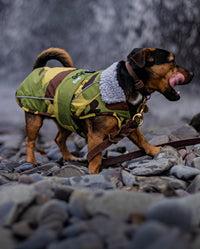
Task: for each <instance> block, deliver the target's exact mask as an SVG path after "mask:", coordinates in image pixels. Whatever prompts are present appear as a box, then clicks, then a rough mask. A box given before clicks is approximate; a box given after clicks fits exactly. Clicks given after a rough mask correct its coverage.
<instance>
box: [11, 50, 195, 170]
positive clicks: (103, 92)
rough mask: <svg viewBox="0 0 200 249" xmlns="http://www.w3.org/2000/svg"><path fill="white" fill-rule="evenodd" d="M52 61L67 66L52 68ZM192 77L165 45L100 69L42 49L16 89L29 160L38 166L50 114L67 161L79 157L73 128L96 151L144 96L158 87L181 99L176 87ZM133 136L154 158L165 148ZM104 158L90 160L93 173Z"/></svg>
mask: <svg viewBox="0 0 200 249" xmlns="http://www.w3.org/2000/svg"><path fill="white" fill-rule="evenodd" d="M51 59H55V60H58V61H60V62H61V63H62V65H63V66H64V67H55V68H50V67H47V66H46V63H47V62H48V61H49V60H51ZM192 78H193V73H192V72H190V71H188V70H186V69H184V68H182V67H180V66H178V65H177V64H176V61H175V56H174V54H173V53H171V52H168V51H166V50H163V49H157V48H136V49H134V50H133V51H132V52H131V53H130V54H129V55H128V56H127V60H126V61H119V62H115V63H113V64H112V65H111V66H109V67H108V68H106V69H105V70H101V71H97V72H94V71H93V72H90V71H87V70H83V69H77V68H75V67H74V65H73V62H72V59H71V57H70V56H69V54H68V53H67V52H66V51H65V50H62V49H59V48H49V49H47V50H45V51H43V52H42V53H41V54H39V56H38V57H37V59H36V61H35V63H34V66H33V71H32V73H31V74H30V75H29V76H28V77H27V78H26V79H25V80H24V81H23V82H22V84H21V85H20V86H19V88H18V90H17V92H16V101H17V103H18V104H19V105H20V106H21V107H22V108H23V109H24V110H25V121H26V132H27V141H26V151H27V162H30V163H34V164H36V165H37V162H36V159H35V156H34V146H35V140H36V137H37V135H38V132H39V130H40V128H41V126H42V123H43V120H44V118H45V117H49V118H52V119H53V120H54V121H55V123H56V125H57V127H58V133H57V135H56V137H55V142H56V144H57V145H58V147H59V149H60V151H61V153H62V156H63V159H64V160H65V161H78V160H79V158H77V157H75V156H74V155H72V154H71V153H70V152H69V150H68V148H67V146H66V139H67V137H68V136H69V135H70V134H71V133H72V132H77V133H78V134H80V135H81V136H83V137H86V138H87V143H88V151H91V150H92V149H93V148H94V147H96V146H97V145H98V144H100V143H101V142H102V141H103V140H104V139H105V138H106V137H108V135H109V134H110V133H111V132H114V131H117V130H119V129H120V127H121V125H123V124H124V123H126V122H127V120H129V119H131V118H132V117H133V115H134V114H136V113H137V109H138V107H139V106H140V105H141V103H142V102H143V99H144V98H146V97H148V96H150V95H151V94H152V93H153V92H155V91H157V92H160V93H161V94H163V95H164V96H165V97H166V98H167V99H168V100H170V101H177V100H179V99H180V94H179V92H177V91H176V90H175V86H176V85H183V84H188V83H189V82H191V80H192ZM129 139H130V140H131V141H132V142H133V143H134V144H136V145H137V146H138V147H139V148H140V149H142V150H144V151H145V153H146V154H147V155H150V156H152V157H154V156H155V155H156V154H157V153H158V152H159V151H160V150H161V147H155V146H152V145H151V144H149V143H148V142H147V141H146V139H145V138H144V136H143V135H142V133H141V132H140V130H139V128H136V129H135V130H134V131H133V132H132V133H131V135H129ZM101 162H102V154H101V153H99V154H98V155H96V156H95V157H94V158H93V159H92V160H91V161H90V162H89V166H88V168H89V170H90V171H91V173H92V174H98V173H99V168H100V166H101Z"/></svg>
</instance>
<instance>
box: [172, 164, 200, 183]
mask: <svg viewBox="0 0 200 249" xmlns="http://www.w3.org/2000/svg"><path fill="white" fill-rule="evenodd" d="M170 174H171V175H173V176H175V177H177V178H179V179H183V180H191V179H193V178H194V177H195V176H196V175H199V174H200V170H199V169H195V168H192V167H188V166H183V165H175V166H173V167H172V168H171V169H170Z"/></svg>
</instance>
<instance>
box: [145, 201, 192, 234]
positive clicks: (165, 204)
mask: <svg viewBox="0 0 200 249" xmlns="http://www.w3.org/2000/svg"><path fill="white" fill-rule="evenodd" d="M191 217H192V214H191V210H190V208H189V207H188V206H187V205H186V204H183V203H180V202H178V201H177V200H173V199H171V200H170V199H166V200H163V201H160V202H158V203H155V204H153V205H152V206H150V207H149V209H148V211H147V220H154V221H159V222H161V223H163V224H165V225H167V226H172V227H173V226H174V227H178V228H179V229H182V230H186V231H189V230H190V228H191Z"/></svg>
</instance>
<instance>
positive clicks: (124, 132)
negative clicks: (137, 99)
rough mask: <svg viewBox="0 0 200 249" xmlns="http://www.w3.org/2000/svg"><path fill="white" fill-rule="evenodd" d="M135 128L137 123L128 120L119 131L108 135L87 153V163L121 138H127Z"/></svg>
mask: <svg viewBox="0 0 200 249" xmlns="http://www.w3.org/2000/svg"><path fill="white" fill-rule="evenodd" d="M137 127H138V123H137V122H136V121H135V120H129V121H128V122H127V123H126V124H125V125H122V127H121V128H120V129H119V130H117V131H114V132H112V133H110V134H109V135H108V137H107V138H106V139H105V140H104V141H103V142H102V143H100V144H98V145H97V146H96V147H94V148H93V149H92V150H90V151H89V152H88V154H87V160H88V162H90V161H91V160H92V159H93V158H94V157H95V156H96V155H98V154H99V153H101V152H102V151H103V150H104V149H106V148H107V147H109V146H110V145H111V144H113V143H118V142H119V141H120V140H121V139H122V138H124V137H127V136H129V135H130V134H131V133H132V132H133V131H134V130H135V129H136V128H137Z"/></svg>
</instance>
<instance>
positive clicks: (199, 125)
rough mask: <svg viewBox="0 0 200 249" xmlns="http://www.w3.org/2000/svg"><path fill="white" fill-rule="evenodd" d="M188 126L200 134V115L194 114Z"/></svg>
mask: <svg viewBox="0 0 200 249" xmlns="http://www.w3.org/2000/svg"><path fill="white" fill-rule="evenodd" d="M190 125H191V126H193V127H194V128H195V130H197V131H198V132H200V113H198V114H196V115H195V116H194V117H193V118H192V120H191V122H190Z"/></svg>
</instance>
